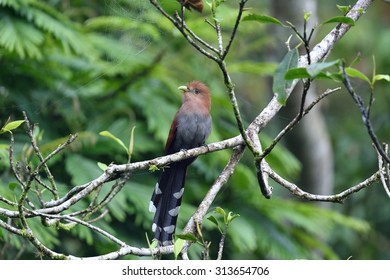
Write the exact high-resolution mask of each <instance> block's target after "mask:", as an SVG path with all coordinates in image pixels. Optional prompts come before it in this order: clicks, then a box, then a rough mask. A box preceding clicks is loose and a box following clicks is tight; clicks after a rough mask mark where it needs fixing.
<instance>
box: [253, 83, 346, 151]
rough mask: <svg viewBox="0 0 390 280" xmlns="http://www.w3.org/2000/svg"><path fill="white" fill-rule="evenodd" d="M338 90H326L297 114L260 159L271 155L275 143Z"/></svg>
mask: <svg viewBox="0 0 390 280" xmlns="http://www.w3.org/2000/svg"><path fill="white" fill-rule="evenodd" d="M338 90H340V87H338V88H335V89H327V90H326V91H325V92H324V93H323V94H321V95H320V96H318V97H317V98H316V99H315V100H314V101H313V102H312V103H311V104H310V105H309V106H307V108H306V109H304V110H303V111H302V114H301V113H298V114H297V115H296V116H295V117H294V119H293V120H292V121H291V122H290V123H289V124H288V125H287V126H286V127H285V128H283V129H282V130H281V131H280V132H279V134H278V135H277V136H276V137H275V139H274V140H273V141H272V143H271V145H269V147H267V148H266V149H265V150H264V151H263V153H262V154H261V156H260V157H261V158H265V157H266V156H267V155H269V154H270V153H271V151H272V150H273V148H274V147H275V146H276V144H277V143H279V141H280V140H281V139H282V138H283V136H284V135H285V134H286V133H287V132H289V131H290V130H291V129H293V127H294V126H295V125H296V124H298V123H299V122H300V120H301V119H302V118H303V117H304V116H305V115H306V114H308V113H309V112H310V110H311V109H312V108H313V107H314V106H315V105H316V104H317V103H318V102H320V101H321V100H322V99H324V98H325V97H327V96H328V95H330V94H332V93H334V92H337V91H338Z"/></svg>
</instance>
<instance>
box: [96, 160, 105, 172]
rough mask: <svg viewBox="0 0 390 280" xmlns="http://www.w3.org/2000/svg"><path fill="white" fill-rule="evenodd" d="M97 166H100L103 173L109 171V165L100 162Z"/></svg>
mask: <svg viewBox="0 0 390 280" xmlns="http://www.w3.org/2000/svg"><path fill="white" fill-rule="evenodd" d="M97 165H98V166H99V168H100V169H101V170H103V171H106V169H107V164H105V163H103V162H98V163H97Z"/></svg>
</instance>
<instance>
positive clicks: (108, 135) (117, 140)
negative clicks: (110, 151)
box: [99, 130, 129, 154]
mask: <svg viewBox="0 0 390 280" xmlns="http://www.w3.org/2000/svg"><path fill="white" fill-rule="evenodd" d="M99 135H101V136H104V137H108V138H111V139H112V140H114V141H115V142H117V143H118V144H119V145H120V146H121V147H122V148H123V149H124V150H125V151H126V153H127V154H129V150H128V149H127V148H126V146H125V144H123V142H122V140H121V139H119V138H117V137H115V136H114V135H113V134H112V133H111V132H109V131H107V130H104V131H101V132H100V133H99Z"/></svg>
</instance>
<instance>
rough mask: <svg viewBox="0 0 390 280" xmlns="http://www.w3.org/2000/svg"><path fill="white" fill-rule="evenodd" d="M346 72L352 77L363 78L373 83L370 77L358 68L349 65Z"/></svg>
mask: <svg viewBox="0 0 390 280" xmlns="http://www.w3.org/2000/svg"><path fill="white" fill-rule="evenodd" d="M345 73H347V75H348V76H350V77H353V78H358V79H361V80H363V81H366V82H367V83H368V84H369V85H371V81H370V79H369V78H368V77H367V76H366V75H364V74H363V73H362V72H360V71H359V70H357V69H356V68H352V67H347V68H345Z"/></svg>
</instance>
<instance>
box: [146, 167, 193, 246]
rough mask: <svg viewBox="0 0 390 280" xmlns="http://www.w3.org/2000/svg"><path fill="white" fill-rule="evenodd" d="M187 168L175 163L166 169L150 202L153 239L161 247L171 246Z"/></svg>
mask: <svg viewBox="0 0 390 280" xmlns="http://www.w3.org/2000/svg"><path fill="white" fill-rule="evenodd" d="M187 166H188V165H187V164H184V163H183V162H177V163H173V164H171V165H170V167H169V168H166V169H165V170H164V171H163V173H162V174H161V176H160V179H159V180H158V182H157V184H156V187H155V189H154V192H153V195H152V199H151V201H150V205H149V211H150V212H154V213H155V215H154V219H153V226H152V230H153V232H154V239H156V240H157V241H158V242H159V244H161V245H163V246H166V245H170V244H172V235H173V233H174V232H175V228H176V221H177V217H178V215H179V209H180V205H181V199H182V197H183V192H184V181H185V176H186V171H187Z"/></svg>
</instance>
